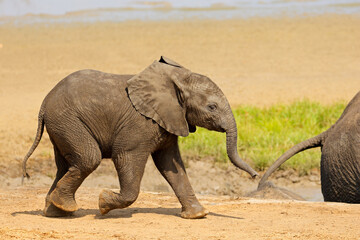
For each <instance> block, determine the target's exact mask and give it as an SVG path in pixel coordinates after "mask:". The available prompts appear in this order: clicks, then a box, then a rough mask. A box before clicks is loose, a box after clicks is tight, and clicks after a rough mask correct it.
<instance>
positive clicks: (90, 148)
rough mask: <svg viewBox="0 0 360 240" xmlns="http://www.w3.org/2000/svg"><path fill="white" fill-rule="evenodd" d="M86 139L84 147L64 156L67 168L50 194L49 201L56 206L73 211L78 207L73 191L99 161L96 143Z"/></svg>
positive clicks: (99, 153)
mask: <svg viewBox="0 0 360 240" xmlns="http://www.w3.org/2000/svg"><path fill="white" fill-rule="evenodd" d="M90 143H91V141H89V140H88V142H87V144H86V146H87V147H86V149H83V151H80V150H78V151H74V153H73V154H67V155H66V156H65V158H66V161H67V162H68V163H69V165H70V167H69V170H68V171H67V172H66V173H65V175H64V176H63V177H62V178H61V179H60V180H59V181H58V182H57V184H56V187H55V189H54V190H53V191H52V193H51V194H50V201H51V203H52V204H54V205H55V206H56V207H57V208H59V209H61V210H63V211H66V212H74V211H76V210H77V209H78V206H77V204H76V201H75V192H76V190H77V189H78V188H79V187H80V185H81V183H82V182H83V181H84V180H85V178H86V177H87V176H88V175H89V174H90V173H91V172H93V171H94V170H95V169H96V168H97V167H98V166H99V164H100V162H101V152H100V149H99V147H98V145H97V144H96V143H92V144H90Z"/></svg>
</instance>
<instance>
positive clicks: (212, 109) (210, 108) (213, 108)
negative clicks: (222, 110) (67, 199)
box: [207, 103, 217, 112]
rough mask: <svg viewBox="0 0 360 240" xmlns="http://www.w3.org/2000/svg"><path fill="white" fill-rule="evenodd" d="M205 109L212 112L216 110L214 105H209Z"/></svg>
mask: <svg viewBox="0 0 360 240" xmlns="http://www.w3.org/2000/svg"><path fill="white" fill-rule="evenodd" d="M207 108H208V109H209V111H211V112H213V111H215V110H216V109H217V105H216V104H215V103H211V104H209V105H208V106H207Z"/></svg>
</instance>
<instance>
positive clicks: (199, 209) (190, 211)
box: [181, 205, 209, 219]
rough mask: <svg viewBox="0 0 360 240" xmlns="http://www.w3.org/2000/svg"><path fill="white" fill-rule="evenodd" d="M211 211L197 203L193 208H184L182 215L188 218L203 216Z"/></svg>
mask: <svg viewBox="0 0 360 240" xmlns="http://www.w3.org/2000/svg"><path fill="white" fill-rule="evenodd" d="M208 213H209V211H208V210H206V209H205V208H204V207H203V206H201V205H197V206H192V207H191V208H183V209H182V211H181V217H182V218H187V219H197V218H203V217H205V216H206V215H207V214H208Z"/></svg>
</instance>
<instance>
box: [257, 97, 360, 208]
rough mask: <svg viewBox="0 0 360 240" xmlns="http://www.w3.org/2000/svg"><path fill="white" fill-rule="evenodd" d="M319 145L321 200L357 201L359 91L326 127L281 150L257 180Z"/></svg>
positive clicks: (359, 180)
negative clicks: (288, 148)
mask: <svg viewBox="0 0 360 240" xmlns="http://www.w3.org/2000/svg"><path fill="white" fill-rule="evenodd" d="M314 147H321V151H322V153H321V191H322V194H323V196H324V200H325V201H329V202H345V203H360V92H358V93H357V94H356V95H355V97H354V98H353V99H352V100H351V101H350V103H349V104H348V105H347V107H346V108H345V110H344V112H343V114H342V115H341V117H340V118H339V120H338V121H337V122H336V123H335V124H334V125H332V126H331V127H330V128H329V129H328V130H327V131H325V132H323V133H321V134H319V135H317V136H316V137H313V138H310V139H308V140H305V141H304V142H301V143H299V144H297V145H295V146H294V147H292V148H291V149H290V150H288V151H287V152H285V153H284V154H283V155H282V156H281V157H280V158H279V159H278V160H276V162H275V163H274V164H273V165H272V166H270V168H269V169H268V170H267V172H266V173H265V174H264V176H263V177H262V179H261V180H260V183H259V186H258V190H261V189H262V188H263V187H264V186H266V185H267V184H266V180H267V179H268V177H269V176H270V175H271V174H272V173H273V172H274V171H275V170H276V169H277V168H278V167H279V166H280V165H281V164H283V163H284V162H285V161H286V160H288V159H289V158H291V157H292V156H293V155H295V154H297V153H299V152H301V151H304V150H306V149H309V148H314Z"/></svg>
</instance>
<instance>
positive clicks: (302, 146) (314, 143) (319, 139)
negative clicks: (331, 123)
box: [258, 131, 327, 189]
mask: <svg viewBox="0 0 360 240" xmlns="http://www.w3.org/2000/svg"><path fill="white" fill-rule="evenodd" d="M326 136H327V131H325V132H323V133H320V134H319V135H317V136H315V137H313V138H309V139H307V140H305V141H303V142H301V143H299V144H297V145H295V146H293V147H292V148H290V149H289V150H288V151H286V152H285V153H284V154H283V155H281V156H280V157H279V158H278V159H277V160H276V161H275V162H274V163H273V165H271V166H270V167H269V169H268V170H267V171H266V173H265V174H264V176H263V177H262V178H261V180H260V182H259V185H258V189H261V188H262V186H263V185H264V184H265V182H266V180H267V179H268V177H269V176H270V175H271V174H272V173H273V172H274V171H275V170H276V169H277V168H278V167H280V165H281V164H283V163H284V162H285V161H286V160H288V159H289V158H291V157H292V156H294V155H295V154H297V153H299V152H302V151H304V150H306V149H310V148H315V147H320V146H322V143H323V141H324V139H325V137H326Z"/></svg>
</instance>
